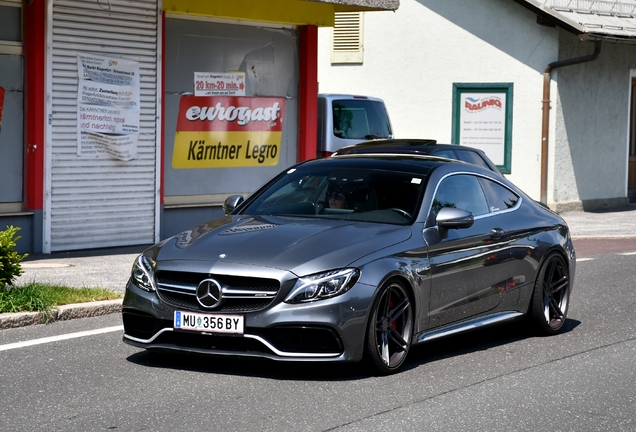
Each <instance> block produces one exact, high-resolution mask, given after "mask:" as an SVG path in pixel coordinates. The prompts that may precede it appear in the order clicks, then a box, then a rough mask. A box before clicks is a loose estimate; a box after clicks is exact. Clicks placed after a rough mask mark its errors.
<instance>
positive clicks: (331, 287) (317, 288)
mask: <svg viewBox="0 0 636 432" xmlns="http://www.w3.org/2000/svg"><path fill="white" fill-rule="evenodd" d="M359 276H360V272H359V271H358V270H357V269H341V270H332V271H328V272H325V273H318V274H315V275H310V276H305V277H302V278H300V279H298V282H296V285H294V288H293V289H292V290H291V292H290V293H289V295H288V296H287V298H286V299H285V302H286V303H303V302H310V301H315V300H321V299H326V298H331V297H335V296H339V295H340V294H344V293H346V292H347V291H349V290H350V289H351V287H352V286H353V285H355V283H356V281H357V280H358V277H359Z"/></svg>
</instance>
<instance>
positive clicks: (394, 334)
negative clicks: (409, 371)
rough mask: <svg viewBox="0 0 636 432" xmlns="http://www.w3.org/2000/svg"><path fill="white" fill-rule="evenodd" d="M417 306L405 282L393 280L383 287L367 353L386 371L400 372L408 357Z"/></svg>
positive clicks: (373, 312) (375, 305)
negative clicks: (414, 304)
mask: <svg viewBox="0 0 636 432" xmlns="http://www.w3.org/2000/svg"><path fill="white" fill-rule="evenodd" d="M413 309H414V308H413V303H412V302H411V298H410V297H409V294H408V292H407V290H406V288H405V287H404V285H403V284H402V283H401V282H399V281H397V280H390V281H388V282H387V283H386V284H385V285H384V286H383V287H382V288H380V293H379V294H378V296H377V298H376V300H375V302H374V303H373V307H372V309H371V316H370V317H369V323H368V330H367V344H366V345H367V346H366V356H367V360H368V361H369V363H370V364H371V365H372V366H373V367H374V369H375V370H376V371H377V372H379V373H380V374H382V375H388V374H392V373H394V372H396V371H397V370H398V369H399V368H400V367H401V366H402V364H403V363H404V360H406V356H407V354H408V352H409V348H410V347H411V338H412V337H413Z"/></svg>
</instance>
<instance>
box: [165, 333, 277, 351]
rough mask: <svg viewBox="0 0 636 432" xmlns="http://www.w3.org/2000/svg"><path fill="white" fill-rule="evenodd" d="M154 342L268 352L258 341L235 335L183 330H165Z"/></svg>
mask: <svg viewBox="0 0 636 432" xmlns="http://www.w3.org/2000/svg"><path fill="white" fill-rule="evenodd" d="M154 343H155V344H158V345H161V344H166V345H174V346H176V347H179V348H184V349H188V348H189V349H193V350H194V349H200V350H206V351H210V352H214V351H225V352H235V353H237V354H248V353H250V352H252V353H269V352H270V351H269V350H268V349H267V348H266V347H265V346H263V344H261V343H260V342H258V341H256V340H254V339H249V338H244V337H240V336H238V337H235V336H218V335H212V334H199V333H196V334H190V333H185V332H166V333H163V334H161V335H160V336H159V337H158V338H157V339H156V340H155V341H154Z"/></svg>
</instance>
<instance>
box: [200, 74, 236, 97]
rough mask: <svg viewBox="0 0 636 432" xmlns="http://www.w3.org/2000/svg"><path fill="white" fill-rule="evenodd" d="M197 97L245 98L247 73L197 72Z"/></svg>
mask: <svg viewBox="0 0 636 432" xmlns="http://www.w3.org/2000/svg"><path fill="white" fill-rule="evenodd" d="M194 95H195V96H245V72H229V73H224V72H195V73H194Z"/></svg>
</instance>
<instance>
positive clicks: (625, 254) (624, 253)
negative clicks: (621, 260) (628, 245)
mask: <svg viewBox="0 0 636 432" xmlns="http://www.w3.org/2000/svg"><path fill="white" fill-rule="evenodd" d="M619 255H624V256H628V255H636V252H622V253H619Z"/></svg>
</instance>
